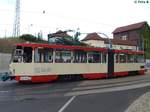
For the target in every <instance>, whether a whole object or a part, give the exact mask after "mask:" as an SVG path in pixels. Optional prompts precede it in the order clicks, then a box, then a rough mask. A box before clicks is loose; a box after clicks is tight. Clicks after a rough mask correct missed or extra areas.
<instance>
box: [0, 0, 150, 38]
mask: <svg viewBox="0 0 150 112" xmlns="http://www.w3.org/2000/svg"><path fill="white" fill-rule="evenodd" d="M141 1H142V2H147V1H148V2H149V3H139V2H141ZM15 2H16V0H0V15H1V16H0V37H8V36H11V35H12V31H13V23H14V17H15ZM20 7H21V14H20V23H21V26H20V30H21V34H26V33H30V34H33V35H37V33H38V32H40V31H42V32H43V35H44V38H45V39H47V34H48V33H54V32H56V31H58V30H68V29H72V30H77V29H78V28H79V29H80V32H83V33H92V32H101V33H105V34H106V35H108V36H109V37H110V38H112V32H113V31H114V30H115V28H117V27H120V26H125V25H129V24H133V23H137V22H143V21H147V22H148V24H149V25H150V0H20ZM43 11H44V12H45V13H43ZM83 37H84V36H81V37H80V38H83Z"/></svg>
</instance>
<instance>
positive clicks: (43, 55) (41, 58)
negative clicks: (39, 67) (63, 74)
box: [34, 48, 53, 63]
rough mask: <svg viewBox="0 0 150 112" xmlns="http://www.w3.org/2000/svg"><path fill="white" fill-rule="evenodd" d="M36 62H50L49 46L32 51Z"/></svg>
mask: <svg viewBox="0 0 150 112" xmlns="http://www.w3.org/2000/svg"><path fill="white" fill-rule="evenodd" d="M34 54H35V55H34V57H35V62H36V63H52V62H53V50H52V49H49V48H36V49H35V51H34Z"/></svg>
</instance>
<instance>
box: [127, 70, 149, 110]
mask: <svg viewBox="0 0 150 112" xmlns="http://www.w3.org/2000/svg"><path fill="white" fill-rule="evenodd" d="M147 72H148V75H150V69H148V71H147ZM125 112H150V91H149V92H147V93H145V94H143V95H142V96H140V97H139V98H138V99H137V100H135V101H134V102H133V103H132V104H131V105H130V106H129V107H128V109H127V110H126V111H125Z"/></svg>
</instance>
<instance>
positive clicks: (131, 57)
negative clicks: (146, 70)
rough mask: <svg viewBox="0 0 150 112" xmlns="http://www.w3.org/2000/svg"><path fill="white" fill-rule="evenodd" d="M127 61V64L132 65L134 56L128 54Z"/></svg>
mask: <svg viewBox="0 0 150 112" xmlns="http://www.w3.org/2000/svg"><path fill="white" fill-rule="evenodd" d="M127 60H128V62H129V63H133V62H134V55H133V54H128V56H127Z"/></svg>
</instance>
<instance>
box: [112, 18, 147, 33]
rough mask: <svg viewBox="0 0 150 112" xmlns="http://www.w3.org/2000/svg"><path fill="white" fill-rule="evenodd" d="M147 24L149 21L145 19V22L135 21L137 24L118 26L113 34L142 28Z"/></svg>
mask: <svg viewBox="0 0 150 112" xmlns="http://www.w3.org/2000/svg"><path fill="white" fill-rule="evenodd" d="M145 24H147V22H145V21H144V22H140V23H135V24H131V25H127V26H122V27H118V28H116V29H115V30H114V31H113V32H112V33H113V34H114V33H121V32H126V31H131V30H135V29H140V28H142V27H143V26H144V25H145Z"/></svg>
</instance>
